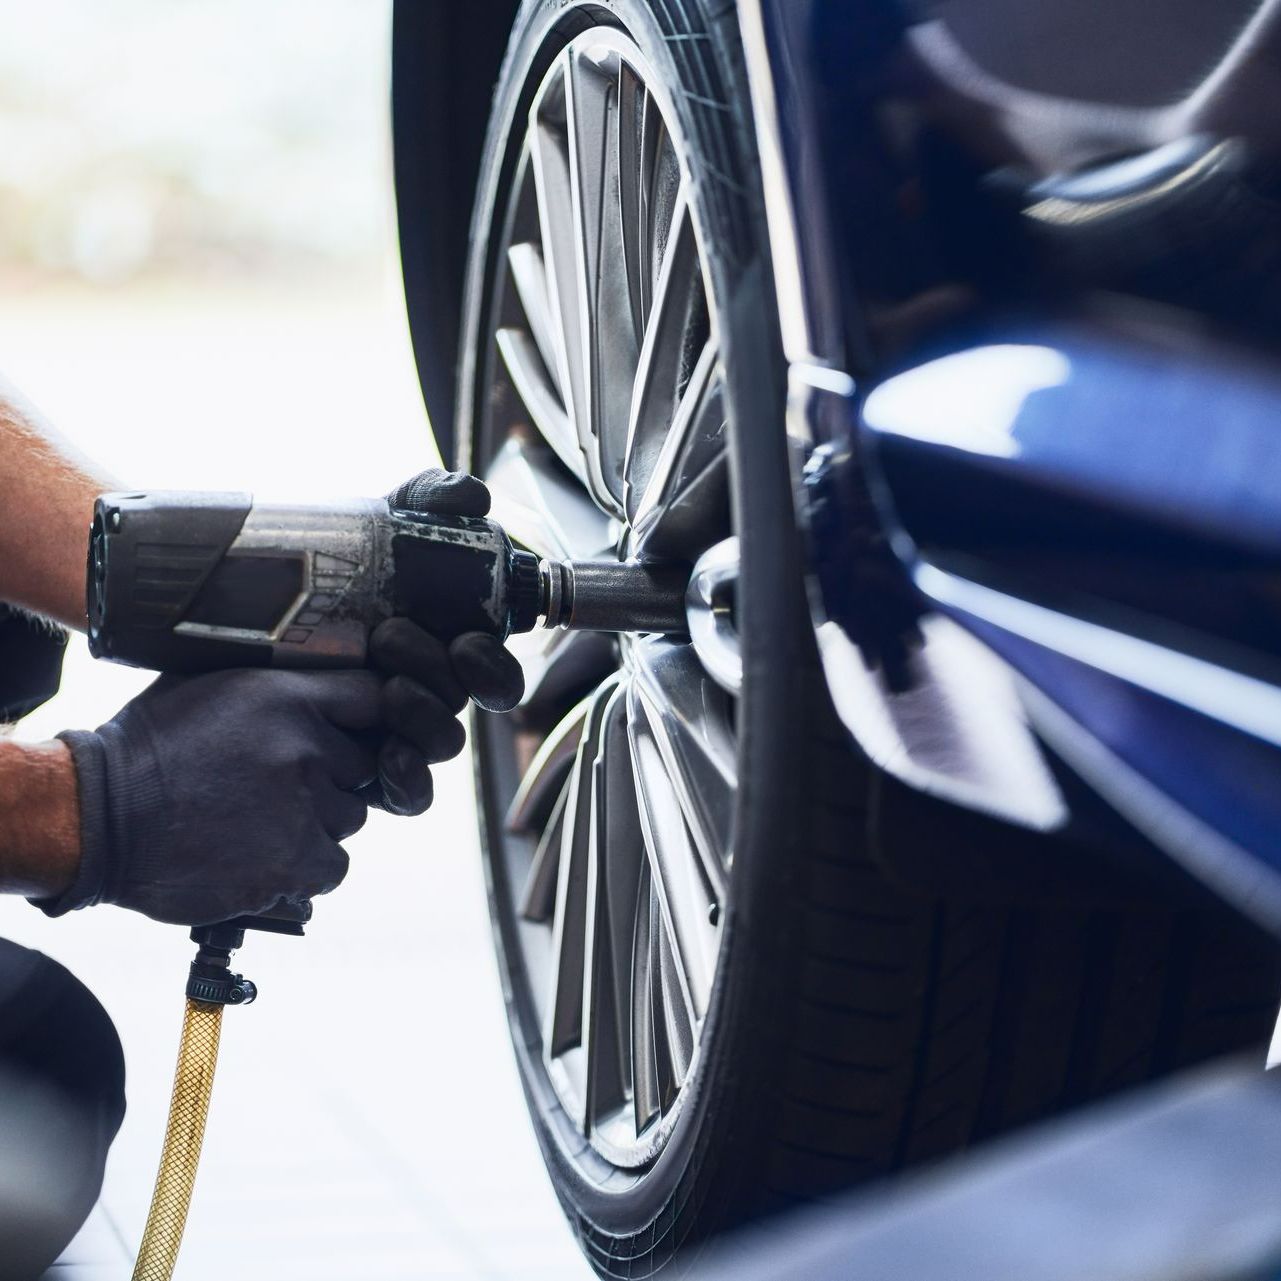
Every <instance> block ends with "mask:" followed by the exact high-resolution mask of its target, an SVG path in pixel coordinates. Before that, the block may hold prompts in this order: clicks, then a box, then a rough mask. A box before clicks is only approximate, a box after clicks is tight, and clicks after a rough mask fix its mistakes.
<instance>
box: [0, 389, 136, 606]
mask: <svg viewBox="0 0 1281 1281" xmlns="http://www.w3.org/2000/svg"><path fill="white" fill-rule="evenodd" d="M114 487H115V486H114V484H113V482H112V480H111V478H110V477H109V476H108V475H107V474H106V472H104V471H102V470H101V469H100V468H98V467H97V466H96V465H95V464H94V463H92V462H90V461H89V460H88V459H87V458H85V457H83V456H81V455H79V454H78V453H77V452H76V451H75V450H74V449H73V448H72V447H71V445H70V444H69V443H68V442H67V441H65V440H63V439H62V438H61V437H60V436H59V435H58V434H57V433H56V432H55V431H54V430H53V428H52V427H51V426H50V425H49V424H48V423H47V422H46V421H45V420H44V419H43V418H42V417H41V415H40V413H39V411H38V410H36V408H35V407H34V406H33V405H31V404H29V403H27V402H26V401H25V400H24V399H23V398H22V396H21V395H20V394H19V393H18V392H17V390H16V389H15V388H13V387H12V386H10V385H9V384H8V383H7V382H5V381H4V380H3V379H0V600H3V601H7V602H9V603H10V604H14V605H21V606H23V607H24V608H26V609H30V610H33V611H34V612H35V613H38V614H43V615H45V616H46V617H48V618H54V619H57V620H58V622H60V623H65V624H67V625H68V626H69V627H78V628H83V627H84V576H85V548H86V541H87V534H88V530H89V522H90V519H91V517H92V515H93V500H94V498H95V497H96V496H97V495H98V494H99V493H101V492H102V491H103V490H104V489H112V488H114Z"/></svg>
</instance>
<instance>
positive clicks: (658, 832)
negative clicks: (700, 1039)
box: [628, 685, 718, 1018]
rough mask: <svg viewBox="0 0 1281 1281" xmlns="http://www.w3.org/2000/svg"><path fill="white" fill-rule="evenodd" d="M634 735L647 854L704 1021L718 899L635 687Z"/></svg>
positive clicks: (687, 995)
mask: <svg viewBox="0 0 1281 1281" xmlns="http://www.w3.org/2000/svg"><path fill="white" fill-rule="evenodd" d="M628 733H629V735H630V737H631V745H632V769H633V771H634V773H635V777H636V792H637V796H638V797H639V811H640V820H641V831H642V833H643V835H644V838H645V853H646V856H647V858H648V860H649V866H650V873H651V876H652V879H653V882H654V886H655V889H656V891H657V895H658V898H659V901H660V903H661V905H662V909H663V917H664V918H665V921H666V924H667V926H668V928H669V929H670V931H671V934H672V941H673V942H674V944H675V948H674V956H673V962H672V966H673V968H674V969H675V970H676V971H677V973H678V975H679V983H680V986H681V989H682V992H683V999H684V1000H685V1001H687V1002H688V1004H689V1005H690V1007H691V1008H692V1009H693V1010H694V1012H695V1015H696V1017H699V1018H701V1017H702V1016H703V1014H704V1013H706V1010H707V1001H708V998H709V996H710V994H711V978H712V969H713V967H714V965H715V958H716V944H717V941H718V931H717V928H716V925H715V923H714V914H713V911H712V905H713V904H714V903H716V902H718V894H717V891H716V890H715V889H713V887H712V884H711V882H710V881H709V878H708V877H707V876H706V875H705V873H704V870H703V867H702V860H701V859H700V857H699V854H698V851H697V849H696V847H695V845H694V842H693V841H692V840H691V838H690V832H689V828H688V826H687V825H686V821H685V816H684V813H683V810H682V806H681V803H680V799H679V797H678V794H677V791H676V789H675V788H674V787H673V785H672V780H671V778H670V777H669V774H668V769H667V765H666V763H665V761H664V759H663V754H662V752H661V750H660V748H659V746H658V736H657V735H656V734H655V732H654V721H653V719H652V718H651V716H650V715H649V712H648V709H647V708H646V707H645V706H644V705H643V703H642V701H641V699H640V697H639V695H638V692H637V690H636V687H635V685H633V689H632V692H631V694H630V695H629V699H628Z"/></svg>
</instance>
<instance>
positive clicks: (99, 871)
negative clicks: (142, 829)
mask: <svg viewBox="0 0 1281 1281" xmlns="http://www.w3.org/2000/svg"><path fill="white" fill-rule="evenodd" d="M58 738H59V740H60V741H62V742H63V743H66V745H67V747H68V748H69V749H70V751H71V759H72V761H73V763H74V764H75V769H76V793H77V795H78V797H79V802H80V866H79V868H78V869H77V870H76V877H75V880H74V881H72V882H71V884H70V885H69V886H68V887H67V888H66V889H65V890H63V892H62V893H61V894H59V895H57V896H55V897H53V898H33V899H28V900H27V901H28V902H29V903H31V904H32V905H33V906H34V907H38V908H39V909H40V910H41V911H42V912H43V913H44V914H45V915H46V916H65V915H66V913H68V912H74V911H76V910H77V909H78V908H82V907H91V906H93V905H94V904H95V903H100V902H102V895H103V890H104V887H105V884H106V879H107V866H108V864H109V862H110V859H109V855H108V852H109V848H110V839H109V836H108V829H107V822H108V819H107V754H106V750H105V748H104V746H103V742H102V739H101V738H100V737H99V736H98V735H97V734H94V733H91V732H90V731H88V730H64V731H63V732H62V733H61V734H59V735H58Z"/></svg>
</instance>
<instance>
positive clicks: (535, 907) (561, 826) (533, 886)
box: [519, 788, 569, 925]
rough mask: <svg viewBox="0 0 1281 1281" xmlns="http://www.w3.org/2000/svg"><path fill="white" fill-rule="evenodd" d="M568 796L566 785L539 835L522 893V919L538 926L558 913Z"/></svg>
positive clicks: (546, 922)
mask: <svg viewBox="0 0 1281 1281" xmlns="http://www.w3.org/2000/svg"><path fill="white" fill-rule="evenodd" d="M568 795H569V790H568V789H567V788H562V789H561V792H560V795H559V796H558V797H557V798H556V803H555V805H554V806H553V807H552V814H551V818H549V819H548V820H547V826H546V827H545V828H544V829H543V834H542V835H541V836H540V837H539V838H538V845H537V846H536V847H535V849H534V857H533V860H532V861H531V862H530V864H529V873H528V875H527V876H526V877H525V887H524V889H523V890H522V891H521V895H520V909H519V910H520V916H521V919H522V920H524V921H531V922H533V923H534V924H536V925H547V924H549V923H550V922H551V921H552V919H553V917H554V915H555V912H556V878H557V872H558V870H559V867H560V864H559V860H558V855H559V853H560V846H561V841H562V840H563V839H564V832H565V799H566V797H567V796H568Z"/></svg>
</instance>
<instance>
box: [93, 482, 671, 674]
mask: <svg viewBox="0 0 1281 1281" xmlns="http://www.w3.org/2000/svg"><path fill="white" fill-rule="evenodd" d="M88 578H89V581H88V613H89V648H90V649H91V650H92V652H93V654H94V655H95V656H96V657H99V658H110V659H115V660H116V661H118V662H124V663H132V664H134V665H135V666H140V667H150V668H154V669H155V670H157V671H164V672H198V671H208V670H212V669H215V668H221V667H255V666H271V667H313V668H314V667H362V666H364V664H365V658H366V646H367V643H368V639H369V634H370V632H371V631H373V629H374V628H375V627H376V626H377V625H378V624H379V623H380V622H382V621H383V620H384V619H386V618H390V617H392V616H393V615H396V614H401V615H405V616H407V617H409V618H411V619H412V620H413V621H414V622H416V623H418V624H419V625H420V626H422V627H423V628H425V629H426V630H427V631H429V632H431V633H432V634H433V635H435V636H436V637H438V638H439V639H440V640H442V641H445V642H446V643H448V642H449V641H451V640H453V639H454V638H455V637H457V636H461V635H462V634H463V633H465V632H473V631H483V632H488V633H490V634H491V635H494V636H497V637H498V638H499V639H500V640H505V639H506V638H507V637H508V636H509V635H511V634H512V633H514V632H528V631H532V630H533V629H534V628H535V627H539V626H542V627H568V628H574V629H578V630H583V631H604V632H664V633H669V634H672V633H676V634H679V633H683V632H684V631H685V630H686V622H685V591H686V588H687V586H688V583H689V568H688V567H687V566H684V567H683V566H671V565H662V566H658V565H653V564H650V563H647V562H641V561H626V562H624V561H618V560H608V561H606V560H600V561H547V560H541V561H540V560H539V558H538V557H537V556H535V555H533V554H532V553H530V552H527V551H523V550H520V549H518V548H516V547H515V546H514V545H513V544H512V541H511V539H510V538H508V536H507V535H506V533H505V532H504V531H503V529H502V528H501V527H500V526H499V525H498V524H497V523H496V522H495V521H492V520H487V519H484V518H480V517H467V516H435V515H432V514H430V513H425V512H417V511H398V510H396V509H393V508H391V507H389V506H388V504H387V502H386V500H385V499H352V500H346V501H343V502H339V503H331V504H327V505H324V506H303V505H289V504H271V505H268V504H263V503H255V502H254V501H253V499H252V498H251V497H250V495H248V494H221V493H187V492H175V493H145V494H104V495H103V496H102V497H101V498H99V499H98V502H97V505H96V507H95V509H94V518H93V529H92V533H91V535H90V548H89V576H88Z"/></svg>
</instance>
